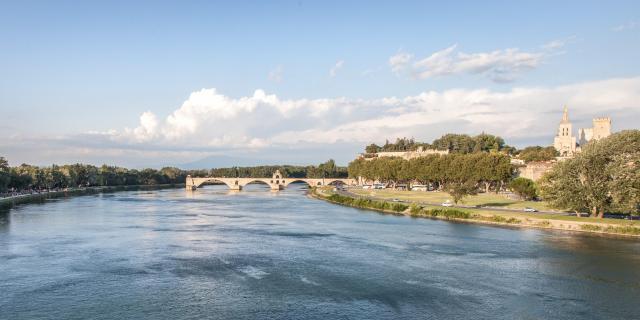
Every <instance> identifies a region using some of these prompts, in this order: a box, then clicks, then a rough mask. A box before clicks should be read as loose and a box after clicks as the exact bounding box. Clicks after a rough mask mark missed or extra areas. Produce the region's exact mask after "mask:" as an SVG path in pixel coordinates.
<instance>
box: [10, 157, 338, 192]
mask: <svg viewBox="0 0 640 320" xmlns="http://www.w3.org/2000/svg"><path fill="white" fill-rule="evenodd" d="M276 170H280V172H282V174H283V175H284V176H285V177H297V178H304V177H309V178H322V177H326V178H344V177H347V175H348V173H347V168H346V167H339V166H336V164H335V161H333V160H329V161H327V162H325V163H322V164H320V165H318V166H255V167H234V168H219V169H211V170H181V169H178V168H174V167H165V168H162V169H160V170H156V169H142V170H136V169H127V168H122V167H116V166H108V165H103V166H100V167H97V166H93V165H87V164H71V165H52V166H46V167H39V166H32V165H28V164H22V165H19V166H16V167H10V166H9V163H8V162H7V160H6V159H5V158H4V157H0V193H5V192H7V191H9V190H11V191H14V192H21V191H25V190H51V189H63V188H76V187H92V186H131V185H160V184H177V183H184V181H185V179H186V177H187V175H191V176H193V177H205V176H218V177H219V176H227V177H235V176H236V175H237V176H240V177H270V176H271V175H272V174H273V173H274V172H275V171H276Z"/></svg>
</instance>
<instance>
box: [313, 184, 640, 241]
mask: <svg viewBox="0 0 640 320" xmlns="http://www.w3.org/2000/svg"><path fill="white" fill-rule="evenodd" d="M317 192H318V193H319V194H321V195H322V196H324V197H328V196H330V195H332V194H333V193H334V192H333V191H332V188H318V189H317ZM350 192H352V193H354V194H358V195H361V196H369V197H373V198H375V199H378V200H385V199H393V198H397V199H402V200H405V201H408V202H423V203H426V202H432V203H440V202H443V201H446V200H447V199H449V197H448V195H447V194H446V193H442V192H411V191H395V190H362V189H352V190H350ZM472 199H473V201H474V202H471V201H467V204H468V203H474V204H484V203H487V201H491V202H490V203H494V202H497V201H502V202H499V203H504V202H506V203H507V205H511V206H510V208H519V207H514V206H513V205H516V204H520V205H521V206H522V207H524V206H528V203H531V202H527V201H514V200H510V199H507V198H505V197H503V196H501V195H496V194H488V195H486V194H484V195H477V196H474V197H470V199H469V200H472ZM534 203H536V204H538V205H540V204H543V205H544V203H539V202H534ZM421 206H422V207H423V208H425V209H442V206H440V205H424V204H421ZM503 207H507V206H503ZM538 208H545V207H538ZM454 209H455V210H458V211H464V212H468V213H471V214H475V215H480V216H483V217H487V218H491V217H495V216H500V217H503V218H505V220H503V221H506V220H507V219H509V218H515V219H517V220H521V221H530V222H531V223H534V224H536V223H537V222H536V221H546V220H550V221H555V222H556V223H557V222H558V221H559V222H560V223H561V222H562V221H566V222H567V225H565V227H562V224H560V228H557V226H556V228H555V229H573V230H575V228H576V224H575V222H580V223H582V224H587V225H592V224H593V225H600V226H602V227H599V228H609V227H608V226H614V227H617V226H620V227H622V228H626V227H631V228H640V221H638V220H634V221H630V220H622V219H598V218H589V217H576V216H575V215H570V216H565V215H557V214H546V213H535V212H505V211H497V210H491V209H488V208H480V209H474V208H454ZM529 219H531V220H529ZM472 220H473V219H471V220H470V221H472ZM480 220H482V219H480ZM489 221H495V219H489ZM582 224H581V225H582ZM571 226H573V227H571ZM601 230H605V229H601ZM636 230H637V229H636ZM612 232H614V233H616V232H617V233H628V232H624V230H623V231H622V232H621V231H619V230H612ZM631 233H632V234H637V231H634V230H631Z"/></svg>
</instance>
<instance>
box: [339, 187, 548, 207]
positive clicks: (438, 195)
mask: <svg viewBox="0 0 640 320" xmlns="http://www.w3.org/2000/svg"><path fill="white" fill-rule="evenodd" d="M349 191H350V192H353V193H355V194H358V195H362V196H371V197H377V198H381V199H389V200H390V199H394V198H397V199H400V200H405V201H413V202H427V203H442V202H445V201H447V200H451V196H449V194H447V193H446V192H425V191H398V190H387V189H383V190H363V189H351V190H349ZM460 204H462V205H468V206H478V205H479V206H488V207H501V208H509V209H524V208H526V207H530V208H535V209H537V210H540V211H557V210H554V209H552V208H550V207H549V206H548V204H547V203H546V202H543V201H519V200H513V199H509V198H507V197H505V196H504V195H500V194H495V193H480V194H478V195H475V196H469V197H466V198H464V199H463V201H462V203H460Z"/></svg>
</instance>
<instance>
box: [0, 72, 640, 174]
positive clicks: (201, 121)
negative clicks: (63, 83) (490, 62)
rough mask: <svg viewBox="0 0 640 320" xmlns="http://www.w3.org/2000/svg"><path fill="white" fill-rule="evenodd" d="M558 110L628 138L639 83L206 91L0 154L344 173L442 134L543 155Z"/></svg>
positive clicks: (10, 144)
mask: <svg viewBox="0 0 640 320" xmlns="http://www.w3.org/2000/svg"><path fill="white" fill-rule="evenodd" d="M564 104H567V105H568V106H569V109H570V116H571V119H572V121H574V123H575V125H574V126H575V127H576V131H577V127H580V126H588V125H590V120H591V118H593V117H596V116H604V115H609V116H611V117H612V118H613V124H614V129H623V128H637V122H636V121H637V120H635V119H637V116H638V114H640V77H635V78H620V79H609V80H602V81H592V82H583V83H576V84H571V85H565V86H558V87H521V88H513V89H511V90H507V91H493V90H489V89H475V90H472V89H451V90H445V91H425V92H422V93H419V94H417V95H412V96H406V97H382V98H378V99H350V98H327V99H282V98H280V97H278V96H277V95H275V94H269V93H266V92H264V91H263V90H255V92H254V93H253V95H250V96H246V97H238V98H233V97H229V96H226V95H224V94H223V93H221V92H219V91H218V90H216V89H201V90H197V91H195V92H192V93H191V94H190V95H189V96H188V98H187V99H186V100H185V101H184V103H182V105H181V106H180V107H179V108H177V109H176V110H174V111H173V112H172V113H171V114H169V115H166V116H164V117H162V116H159V115H156V114H154V113H153V112H152V111H147V112H144V113H142V114H141V115H140V121H139V124H138V126H136V127H135V128H122V129H114V130H110V131H108V132H92V133H86V134H79V135H75V136H64V137H54V138H51V137H44V138H43V137H39V138H37V139H35V138H31V139H30V138H29V137H19V136H17V137H13V138H12V139H9V140H7V141H5V142H4V143H0V147H2V148H3V150H10V151H11V152H9V153H14V154H15V153H16V150H22V151H24V152H30V153H32V154H37V155H38V156H42V155H47V154H50V155H51V156H50V157H51V159H53V160H55V161H56V162H63V160H57V159H59V158H56V157H58V156H61V155H65V156H67V157H70V158H72V159H73V158H74V157H75V158H76V159H77V160H75V161H82V160H83V159H87V158H88V157H94V158H96V159H104V158H105V156H112V157H113V158H114V159H120V158H122V157H128V156H129V157H135V159H136V161H138V162H136V163H141V164H143V165H144V163H145V161H147V162H146V163H156V162H152V161H151V160H157V162H161V160H160V159H163V160H165V162H166V161H171V163H185V162H189V161H195V160H198V159H199V158H202V157H206V156H208V155H212V154H225V155H239V154H242V155H244V156H247V155H248V156H249V157H258V158H259V157H264V158H269V159H272V160H270V162H272V163H276V162H282V163H284V162H288V163H315V162H317V161H320V160H323V159H328V158H335V159H337V160H341V162H342V163H346V162H347V161H348V160H350V159H352V158H353V157H354V156H355V153H356V152H358V151H359V150H360V149H361V148H362V147H363V146H364V145H365V144H368V143H371V142H377V143H383V142H384V140H385V139H395V138H396V137H415V138H416V139H418V140H422V141H431V140H432V139H434V138H437V137H439V136H441V135H442V134H445V133H450V132H456V133H469V134H477V133H480V132H488V133H492V134H497V135H500V136H502V137H504V138H505V139H506V140H507V142H508V143H511V144H515V145H520V146H522V145H529V144H541V145H549V144H551V142H552V137H553V135H554V134H555V131H556V128H557V123H558V121H559V120H560V115H561V112H562V106H563V105H564ZM2 144H4V145H2ZM35 150H38V152H36V151H35ZM48 152H49V153H48ZM90 159H93V158H90ZM168 159H170V160H168ZM316 160H317V161H316ZM102 161H106V160H102ZM67 162H68V161H67Z"/></svg>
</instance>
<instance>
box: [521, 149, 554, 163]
mask: <svg viewBox="0 0 640 320" xmlns="http://www.w3.org/2000/svg"><path fill="white" fill-rule="evenodd" d="M516 154H517V156H518V159H520V160H523V161H524V162H535V161H550V160H554V159H555V158H556V157H557V156H559V155H560V153H559V152H558V150H556V148H554V147H553V146H549V147H540V146H532V147H526V148H524V149H522V150H518V151H517V153H516Z"/></svg>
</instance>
